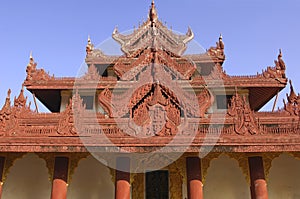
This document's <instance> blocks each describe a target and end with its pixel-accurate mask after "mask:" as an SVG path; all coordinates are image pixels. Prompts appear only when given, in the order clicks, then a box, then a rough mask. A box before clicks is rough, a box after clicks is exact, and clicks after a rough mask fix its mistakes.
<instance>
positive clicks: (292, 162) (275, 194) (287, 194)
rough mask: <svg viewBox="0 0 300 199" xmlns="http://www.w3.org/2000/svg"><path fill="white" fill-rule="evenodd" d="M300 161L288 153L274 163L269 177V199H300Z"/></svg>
mask: <svg viewBox="0 0 300 199" xmlns="http://www.w3.org/2000/svg"><path fill="white" fill-rule="evenodd" d="M299 171H300V161H299V160H297V159H295V158H294V157H292V156H291V155H289V154H287V153H283V154H281V155H280V156H279V157H278V158H275V159H274V160H273V161H272V167H271V169H270V173H269V176H268V182H267V183H268V192H269V198H272V199H282V198H284V199H295V198H300V172H299Z"/></svg>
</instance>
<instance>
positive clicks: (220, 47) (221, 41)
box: [217, 33, 225, 50]
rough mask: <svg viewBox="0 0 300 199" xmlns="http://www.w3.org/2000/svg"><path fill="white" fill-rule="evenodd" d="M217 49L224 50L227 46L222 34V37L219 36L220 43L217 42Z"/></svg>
mask: <svg viewBox="0 0 300 199" xmlns="http://www.w3.org/2000/svg"><path fill="white" fill-rule="evenodd" d="M217 47H218V48H219V49H222V50H223V49H224V47H225V45H224V42H223V36H222V34H221V33H220V36H219V42H217Z"/></svg>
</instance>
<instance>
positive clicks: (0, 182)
mask: <svg viewBox="0 0 300 199" xmlns="http://www.w3.org/2000/svg"><path fill="white" fill-rule="evenodd" d="M4 165H5V157H0V199H1V197H2V186H3V171H4Z"/></svg>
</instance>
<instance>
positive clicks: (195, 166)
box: [186, 157, 203, 199]
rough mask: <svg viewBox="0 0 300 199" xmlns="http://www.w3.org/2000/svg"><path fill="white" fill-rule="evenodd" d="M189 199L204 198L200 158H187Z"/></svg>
mask: <svg viewBox="0 0 300 199" xmlns="http://www.w3.org/2000/svg"><path fill="white" fill-rule="evenodd" d="M186 173H187V190H188V199H202V198H203V184H202V173H201V160H200V158H199V157H187V158H186Z"/></svg>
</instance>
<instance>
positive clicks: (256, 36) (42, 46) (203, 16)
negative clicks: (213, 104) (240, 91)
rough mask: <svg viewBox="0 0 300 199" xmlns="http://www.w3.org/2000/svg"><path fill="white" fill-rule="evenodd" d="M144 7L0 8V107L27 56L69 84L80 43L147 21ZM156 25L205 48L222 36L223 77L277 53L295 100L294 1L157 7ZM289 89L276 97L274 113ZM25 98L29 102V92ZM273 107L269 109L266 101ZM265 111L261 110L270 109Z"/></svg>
mask: <svg viewBox="0 0 300 199" xmlns="http://www.w3.org/2000/svg"><path fill="white" fill-rule="evenodd" d="M150 3H151V0H128V1H124V0H123V1H121V0H110V1H100V0H85V1H74V0H63V1H58V0H52V1H38V0H27V1H21V0H19V1H16V0H11V1H2V2H1V3H0V60H1V66H0V67H1V72H2V74H1V78H0V106H1V107H2V105H3V103H4V101H5V97H6V92H7V90H8V88H11V89H12V97H13V96H15V95H18V94H19V91H20V89H21V85H22V83H23V80H24V79H25V77H26V72H25V70H26V65H27V63H28V61H29V53H30V51H33V56H34V59H35V61H36V62H37V63H38V68H44V69H45V71H49V72H50V74H55V76H57V77H60V76H75V75H76V74H77V71H78V69H79V68H80V65H81V64H82V62H83V60H84V58H85V46H86V43H87V36H88V35H90V36H91V39H92V41H93V43H94V44H99V43H101V42H102V41H104V40H105V39H107V38H108V37H110V36H111V33H112V31H113V29H114V27H115V26H116V25H117V26H118V27H119V31H126V30H129V29H132V28H133V26H134V25H135V26H137V25H138V23H139V21H142V20H143V19H144V20H145V19H146V18H147V14H148V10H149V6H150ZM155 3H156V7H157V10H158V15H159V18H160V19H161V20H162V21H163V22H165V21H166V22H167V26H169V27H170V26H172V29H173V30H177V31H179V32H184V33H185V32H186V31H187V27H188V26H190V27H191V28H192V30H193V32H194V34H195V40H196V41H197V42H198V43H200V44H201V45H202V46H203V47H204V48H209V47H210V46H214V45H215V42H216V41H217V40H218V37H219V34H220V33H222V35H223V41H224V43H225V53H226V58H227V60H226V61H225V63H224V69H225V70H226V72H227V73H228V74H229V75H251V74H256V73H257V72H261V71H262V69H265V68H266V67H267V66H273V65H274V63H273V62H274V60H275V59H277V55H278V49H279V48H282V51H283V59H284V61H285V63H286V66H287V71H286V74H287V77H288V78H290V79H292V80H293V84H294V87H295V89H296V91H297V92H300V78H299V72H298V63H299V62H298V58H299V52H300V49H299V47H300V42H299V37H300V23H299V19H300V12H299V10H300V1H297V0H285V1H282V0H281V1H280V0H206V1H200V0H187V1H176V0H156V2H155ZM286 92H289V89H285V90H283V91H282V92H281V95H280V98H279V100H278V102H279V103H278V106H282V98H283V97H284V96H285V93H286ZM26 94H27V95H28V96H29V97H31V94H30V93H29V92H26ZM272 102H273V101H272ZM271 108H272V104H269V105H268V106H266V108H265V109H271Z"/></svg>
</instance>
